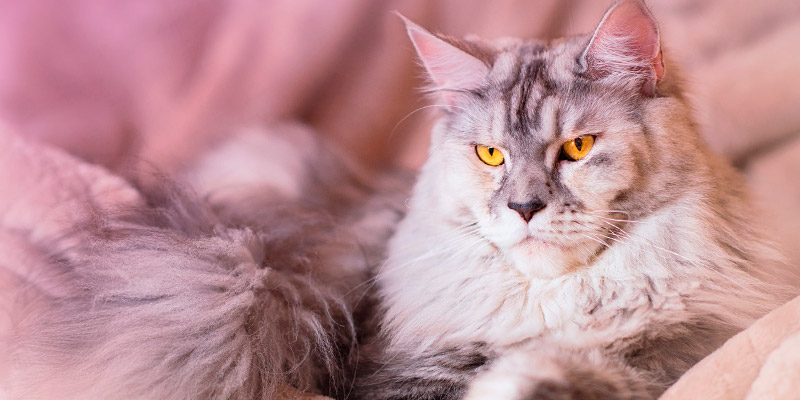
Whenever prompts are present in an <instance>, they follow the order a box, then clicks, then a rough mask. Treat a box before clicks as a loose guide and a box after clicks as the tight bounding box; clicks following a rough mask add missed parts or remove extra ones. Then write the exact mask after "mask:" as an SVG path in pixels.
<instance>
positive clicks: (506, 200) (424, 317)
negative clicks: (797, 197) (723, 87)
mask: <svg viewBox="0 0 800 400" xmlns="http://www.w3.org/2000/svg"><path fill="white" fill-rule="evenodd" d="M409 31H410V36H411V38H412V40H413V41H415V42H416V48H417V49H418V52H419V55H420V58H421V59H422V61H423V64H425V65H426V67H427V70H428V71H429V72H431V73H432V74H433V75H434V76H433V77H432V79H433V80H434V82H433V85H432V87H433V90H434V91H435V93H436V94H437V97H436V98H437V99H438V100H439V101H440V102H441V103H442V104H443V106H444V107H443V108H445V110H446V111H445V112H444V115H443V116H442V117H441V119H440V120H439V121H438V123H437V125H436V126H435V128H434V130H433V134H432V144H431V148H430V157H429V160H428V162H427V163H426V164H425V166H424V167H423V169H422V172H421V174H420V176H419V180H418V182H417V185H416V187H415V189H414V194H413V197H412V199H411V201H410V202H409V212H408V214H407V215H406V217H405V219H404V220H403V221H402V222H401V223H400V226H399V228H398V230H397V233H396V234H395V236H394V237H393V238H392V241H391V243H390V250H389V257H388V260H387V262H386V263H385V264H384V265H383V266H382V268H381V269H380V270H379V271H378V272H377V275H378V285H379V296H380V300H381V301H382V305H383V307H384V310H385V314H384V315H383V321H382V328H383V336H382V338H380V339H378V340H376V342H375V347H374V351H375V352H376V354H375V355H373V356H372V360H373V362H375V363H377V364H379V365H382V366H380V367H378V368H375V369H373V370H372V371H364V373H363V377H362V378H361V384H360V388H361V391H360V396H361V398H365V399H366V398H369V399H400V398H426V399H441V398H457V397H459V396H460V395H461V394H462V393H464V391H465V390H466V388H467V387H468V386H469V385H470V382H471V380H472V378H473V376H475V374H476V373H479V372H480V371H482V370H485V369H487V368H488V372H486V373H485V375H482V376H480V377H479V378H478V379H477V381H475V383H474V384H473V386H474V387H473V389H472V390H471V391H469V394H468V396H467V398H470V399H481V398H485V399H490V398H496V397H495V396H496V395H497V393H500V391H501V389H500V388H505V389H502V393H506V394H508V397H506V398H519V399H529V398H536V399H539V398H542V399H545V398H547V399H549V398H559V399H562V398H621V399H639V398H654V397H655V396H657V394H659V393H660V392H662V391H663V390H664V389H665V388H666V387H667V386H668V385H669V384H670V383H672V382H673V381H674V380H675V379H677V378H678V377H679V376H680V375H681V374H682V373H683V372H684V371H686V370H687V369H688V368H689V367H690V366H691V365H693V364H694V363H695V362H697V361H698V360H699V359H701V358H703V357H704V356H705V355H707V354H708V353H710V352H711V351H712V350H714V349H715V348H716V347H718V346H719V345H720V344H721V343H723V342H724V341H725V340H726V339H727V338H728V337H730V336H731V335H733V334H734V333H735V332H737V331H739V330H741V329H743V328H744V327H746V326H748V325H749V324H750V323H751V322H752V321H753V320H755V319H756V318H758V317H759V316H761V315H763V314H764V313H765V312H767V311H768V310H770V309H772V308H774V307H776V306H777V305H779V304H781V303H782V302H784V301H785V300H786V299H788V294H789V291H788V290H786V287H785V286H782V285H780V284H778V282H781V283H786V282H790V281H789V280H786V276H787V274H788V272H787V271H786V270H782V269H781V268H780V267H779V265H780V263H779V262H778V259H779V257H777V256H776V255H775V253H774V252H773V251H772V250H771V248H770V246H769V244H768V243H767V242H765V241H764V240H763V239H762V237H761V234H760V233H759V232H758V230H757V228H756V227H755V226H754V224H753V223H752V221H753V219H754V217H755V215H754V213H753V211H752V210H751V208H750V206H749V205H748V199H747V194H746V189H745V188H744V186H743V183H742V181H741V178H740V177H739V176H738V175H737V173H736V172H735V171H734V170H733V169H732V168H731V167H729V166H728V165H726V164H725V163H724V162H723V161H722V160H721V159H720V158H718V157H717V156H716V155H714V154H712V153H711V152H710V151H709V150H708V149H707V147H706V145H705V144H704V143H702V141H701V140H700V138H699V136H698V134H697V131H696V128H695V126H694V123H693V122H692V119H691V112H690V108H689V106H688V104H687V103H686V100H685V98H684V96H683V94H682V91H681V89H680V87H679V84H678V83H679V80H678V78H677V74H676V73H675V71H674V68H673V67H672V66H670V65H668V68H664V64H663V60H662V58H661V50H660V42H659V37H658V29H657V27H656V25H655V21H653V19H652V16H651V15H650V13H649V11H647V8H646V7H645V5H644V4H643V3H642V2H641V1H638V0H623V1H621V2H620V3H618V4H617V5H616V6H614V7H612V9H611V10H610V11H609V12H608V13H607V14H606V17H605V18H603V20H602V22H601V24H600V26H599V27H598V28H597V30H596V31H595V33H594V35H592V36H588V35H587V36H578V37H572V38H566V39H562V40H557V41H554V42H551V43H543V42H538V41H527V42H525V41H505V42H503V43H500V44H495V45H491V44H487V43H483V42H475V41H459V40H456V39H450V38H443V37H440V36H436V35H433V34H430V33H424V31H421V28H419V27H417V26H415V25H410V26H409ZM420 42H422V43H420ZM431 43H437V45H432V44H431ZM465 43H466V44H465ZM447 46H452V47H456V48H458V49H460V50H459V52H456V51H454V50H452V49H450V50H448V51H446V52H444V56H452V55H454V54H455V55H457V56H458V57H463V53H470V54H472V55H473V57H474V59H475V60H476V61H480V62H483V63H484V66H485V68H484V70H482V71H481V70H480V69H479V68H475V67H474V64H470V67H469V68H468V70H469V71H471V72H472V73H473V74H477V75H475V76H472V77H471V79H467V78H465V77H464V72H465V71H464V70H461V69H456V70H454V71H452V72H453V73H454V74H456V76H457V77H458V80H457V81H458V82H467V83H468V84H469V85H468V86H465V87H447V88H443V87H442V84H441V82H448V80H447V77H446V75H447V68H448V66H449V65H453V64H452V63H446V62H443V61H442V58H441V57H442V56H443V55H442V54H441V53H442V51H441V48H443V47H447ZM476 49H479V50H477V51H476ZM429 64H434V65H435V67H431V66H430V65H429ZM453 68H455V67H453ZM665 70H667V71H669V73H668V74H666V75H665V73H664V72H665ZM434 71H435V73H434ZM449 82H455V81H452V80H451V81H449ZM441 92H445V93H441ZM440 93H441V94H440ZM583 135H592V136H593V137H594V138H595V141H594V146H593V147H592V148H591V149H590V151H589V153H588V154H587V155H586V156H585V158H582V159H579V160H575V161H573V160H570V159H567V158H566V157H565V156H564V154H563V153H562V146H563V145H564V143H566V142H569V141H570V140H573V139H575V138H579V137H582V136H583ZM476 145H484V146H489V147H492V148H494V149H496V150H497V151H501V152H502V153H503V154H504V155H505V160H504V162H503V164H501V165H499V166H491V165H487V164H485V163H483V162H482V161H481V160H480V159H479V158H478V156H477V155H476ZM520 204H523V205H524V204H535V205H536V207H535V208H534V207H533V206H531V210H532V211H530V212H529V214H528V215H525V216H523V218H520V216H521V215H522V213H520V212H518V211H517V208H518V207H519V205H520ZM431 244H435V246H432V245H431ZM450 349H459V350H461V351H467V349H473V351H474V353H475V354H473V355H472V357H471V358H472V359H481V358H482V359H484V360H485V361H486V363H485V364H486V365H484V363H477V364H472V365H469V364H465V363H463V362H462V363H459V362H458V360H460V359H462V358H463V355H461V354H460V352H457V353H455V354H453V356H452V357H448V356H447V354H450V352H451V350H450ZM440 358H444V360H440V361H437V360H439V359H440ZM437 362H439V363H440V366H439V367H437V366H436V363H437ZM398 365H402V366H404V368H397V366H398ZM452 365H458V366H459V368H460V369H461V373H460V374H458V373H450V371H451V370H452ZM409 374H411V376H410V375H409ZM426 376H427V378H426ZM410 386H411V387H410ZM418 388H424V389H418ZM415 390H421V391H422V392H423V393H424V395H415V394H413V393H418V392H416V391H415ZM495 390H497V391H495Z"/></svg>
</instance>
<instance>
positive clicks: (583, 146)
mask: <svg viewBox="0 0 800 400" xmlns="http://www.w3.org/2000/svg"><path fill="white" fill-rule="evenodd" d="M592 146H594V136H593V135H583V136H581V137H577V138H575V139H572V140H570V141H569V142H566V143H564V145H563V146H561V150H562V153H563V154H564V156H565V157H566V158H567V159H568V160H571V161H578V160H580V159H581V158H583V157H586V155H587V154H589V150H591V149H592Z"/></svg>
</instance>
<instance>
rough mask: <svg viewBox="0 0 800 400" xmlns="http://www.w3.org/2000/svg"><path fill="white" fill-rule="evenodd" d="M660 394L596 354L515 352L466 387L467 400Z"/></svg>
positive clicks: (642, 376)
mask: <svg viewBox="0 0 800 400" xmlns="http://www.w3.org/2000/svg"><path fill="white" fill-rule="evenodd" d="M661 390H663V389H662V388H661V387H660V386H659V385H657V384H656V383H655V382H654V381H653V379H652V378H651V377H649V376H648V375H647V374H646V373H644V372H643V371H641V370H637V369H634V368H632V367H630V366H627V365H625V363H624V362H623V361H621V360H619V359H617V358H615V357H611V356H608V355H606V354H603V353H602V352H600V351H596V350H588V351H586V350H581V351H577V350H565V349H556V348H548V349H547V350H516V351H512V352H510V353H508V354H506V355H504V356H502V357H501V358H499V359H498V360H497V361H496V362H495V363H493V364H492V365H491V367H490V368H489V369H488V370H487V371H486V372H484V373H482V374H480V375H478V376H477V377H476V378H475V380H474V381H473V382H472V383H471V384H470V386H469V389H468V391H467V395H466V397H465V400H490V399H509V400H579V399H580V400H593V399H597V400H600V399H603V400H640V399H641V400H644V399H654V398H656V397H657V395H658V393H660V392H661Z"/></svg>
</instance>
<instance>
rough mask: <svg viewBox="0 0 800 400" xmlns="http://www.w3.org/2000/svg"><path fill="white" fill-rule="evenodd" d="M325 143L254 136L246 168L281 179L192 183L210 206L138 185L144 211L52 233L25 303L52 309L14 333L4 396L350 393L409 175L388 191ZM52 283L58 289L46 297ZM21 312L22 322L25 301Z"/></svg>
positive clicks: (292, 132)
mask: <svg viewBox="0 0 800 400" xmlns="http://www.w3.org/2000/svg"><path fill="white" fill-rule="evenodd" d="M315 136H316V135H315V134H312V133H310V132H309V131H307V130H304V129H301V128H297V127H281V128H278V129H277V132H267V133H265V132H255V133H252V132H251V134H250V136H249V138H248V137H244V138H239V139H237V140H236V141H238V142H242V143H246V144H247V146H248V147H247V148H248V152H239V154H238V157H239V158H238V161H239V162H240V163H241V164H239V165H242V166H247V165H248V164H247V163H248V159H249V160H250V161H252V160H255V159H256V157H258V158H260V159H261V161H260V164H259V166H260V167H262V168H266V170H267V171H269V170H270V169H272V170H274V171H277V172H276V173H275V174H274V175H270V174H263V173H262V175H261V178H260V180H258V181H257V182H256V181H252V180H249V181H248V182H247V183H246V184H245V183H243V182H235V180H234V181H232V180H228V181H227V184H225V185H223V181H221V180H216V179H215V177H214V176H209V175H203V174H202V173H199V172H198V173H195V174H191V175H192V176H194V178H192V179H193V182H194V185H195V187H196V188H198V189H199V190H201V195H202V196H198V195H197V194H195V193H194V192H193V190H191V189H189V188H182V187H181V186H180V185H179V184H178V183H176V182H171V181H169V180H165V179H164V178H156V179H150V181H152V182H155V183H154V184H147V185H142V186H140V187H139V192H140V194H141V195H142V197H143V202H142V206H141V207H137V208H130V207H126V208H125V209H117V210H113V211H106V212H100V211H98V212H97V213H96V214H95V215H94V217H93V219H92V220H91V221H86V222H84V223H81V224H79V225H77V226H75V227H73V229H72V230H71V231H70V232H65V233H64V234H63V235H61V236H60V237H56V238H53V237H47V238H42V240H41V242H40V243H38V246H39V247H40V250H39V253H42V254H46V255H47V256H48V257H47V258H48V260H49V262H46V263H40V264H38V265H36V268H35V269H34V270H31V271H29V274H28V275H27V277H26V279H27V282H26V283H25V285H28V286H29V288H28V289H27V293H26V294H25V296H24V297H28V298H31V299H36V301H38V302H39V303H41V304H42V305H43V306H42V307H40V308H37V312H35V313H33V312H31V313H28V314H27V315H25V316H24V317H21V318H18V320H17V321H16V323H15V326H13V327H12V329H11V330H10V332H11V337H10V338H3V343H4V348H3V354H2V356H3V357H2V358H3V361H4V362H7V363H8V364H6V365H10V368H9V373H10V374H9V375H8V376H4V377H3V378H4V379H3V380H2V381H0V389H2V391H0V392H2V393H4V395H6V397H7V398H11V399H37V398H40V399H51V398H60V399H87V398H137V399H248V400H250V399H272V398H276V397H279V396H280V395H281V393H282V392H283V391H284V390H285V389H286V388H287V387H288V386H293V387H295V388H299V389H301V390H308V391H313V392H317V393H326V394H329V395H335V396H338V397H345V396H346V392H347V390H349V387H350V385H349V384H348V382H350V381H351V380H352V376H345V375H344V371H346V368H345V364H346V363H348V362H349V361H350V360H351V359H352V357H353V356H354V354H355V352H354V351H355V349H356V340H357V334H358V333H357V330H356V326H355V323H354V313H356V315H357V314H358V313H359V312H361V313H363V312H365V311H363V310H365V307H366V306H368V305H369V302H368V301H367V300H365V298H364V296H365V290H366V288H367V287H368V285H365V284H364V282H366V281H367V270H368V267H369V265H370V264H374V263H377V262H378V260H380V258H381V257H382V256H383V246H384V244H385V243H386V241H387V239H388V236H389V234H390V233H391V229H392V228H393V226H394V225H395V223H396V221H397V219H398V218H399V215H400V213H399V210H400V207H399V201H396V200H399V199H402V197H400V196H397V195H394V196H392V195H391V193H395V192H393V189H392V186H391V185H396V186H395V188H402V187H405V183H404V182H406V180H405V179H404V178H403V177H396V178H392V177H388V176H387V177H385V179H384V180H383V181H382V183H381V185H380V192H381V193H383V194H382V195H378V194H376V193H377V192H378V191H379V190H378V188H377V187H376V186H374V185H372V184H370V183H368V181H367V180H366V179H367V178H368V177H367V173H366V172H364V171H359V172H358V173H356V172H355V171H354V170H352V169H350V168H348V167H346V165H345V164H346V163H344V162H342V161H341V159H339V158H338V157H337V156H336V155H335V154H333V153H331V151H330V150H329V149H328V147H327V146H325V145H323V144H320V143H318V142H316V141H315V140H314V137H315ZM236 141H234V142H236ZM298 141H305V142H304V143H306V144H308V146H296V144H297V143H296V142H298ZM281 143H282V144H281ZM276 145H277V147H278V148H281V145H286V146H287V147H284V148H283V149H284V151H283V152H282V155H283V157H284V158H283V159H269V158H267V159H265V158H264V154H265V153H267V151H268V150H272V149H274V148H275V147H274V146H276ZM231 146H239V147H240V148H241V147H242V146H241V145H235V144H231ZM220 151H224V149H222V150H220ZM291 157H296V158H297V159H298V160H305V159H308V158H314V160H315V163H313V164H307V165H312V166H310V167H307V168H301V169H294V170H292V171H289V172H288V173H289V174H290V175H291V176H292V177H293V179H294V180H295V181H294V182H292V184H293V185H296V186H297V187H299V188H301V189H302V190H300V191H298V192H292V191H287V190H286V188H287V181H286V180H284V179H282V178H283V177H281V176H278V175H281V172H280V168H278V167H279V166H284V167H285V165H282V163H283V161H285V159H288V158H291ZM211 158H212V159H213V158H214V157H211ZM207 163H213V160H212V161H207ZM206 166H208V164H207V165H206ZM250 166H253V165H252V164H250ZM203 168H204V167H203V166H200V167H198V168H197V169H196V171H202V170H203ZM240 172H245V171H240ZM240 176H241V174H240ZM387 184H388V186H387ZM221 185H222V186H221ZM404 192H405V190H402V191H400V193H404ZM301 194H302V195H301ZM304 196H308V198H306V197H304ZM45 281H46V282H45ZM43 283H46V284H47V285H46V286H50V287H57V288H59V290H58V291H53V290H51V291H49V292H47V293H45V292H40V291H38V289H37V288H38V287H41V285H42V284H43ZM21 297H23V296H21ZM17 307H19V310H18V311H19V312H18V313H17V314H18V315H21V313H23V310H24V307H25V304H22V303H19V304H17ZM359 310H361V311H359ZM6 344H7V345H8V346H7V347H5V345H6Z"/></svg>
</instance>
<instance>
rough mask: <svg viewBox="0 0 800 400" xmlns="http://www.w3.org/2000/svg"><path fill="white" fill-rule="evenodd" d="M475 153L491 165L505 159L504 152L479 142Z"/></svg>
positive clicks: (498, 163)
mask: <svg viewBox="0 0 800 400" xmlns="http://www.w3.org/2000/svg"><path fill="white" fill-rule="evenodd" d="M475 153H476V154H478V158H480V159H481V161H483V162H484V164H486V165H491V166H493V167H496V166H498V165H500V164H502V163H503V160H505V158H504V157H503V153H502V152H500V150H498V149H496V148H494V147H488V146H484V145H481V144H479V145H477V146H475Z"/></svg>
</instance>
